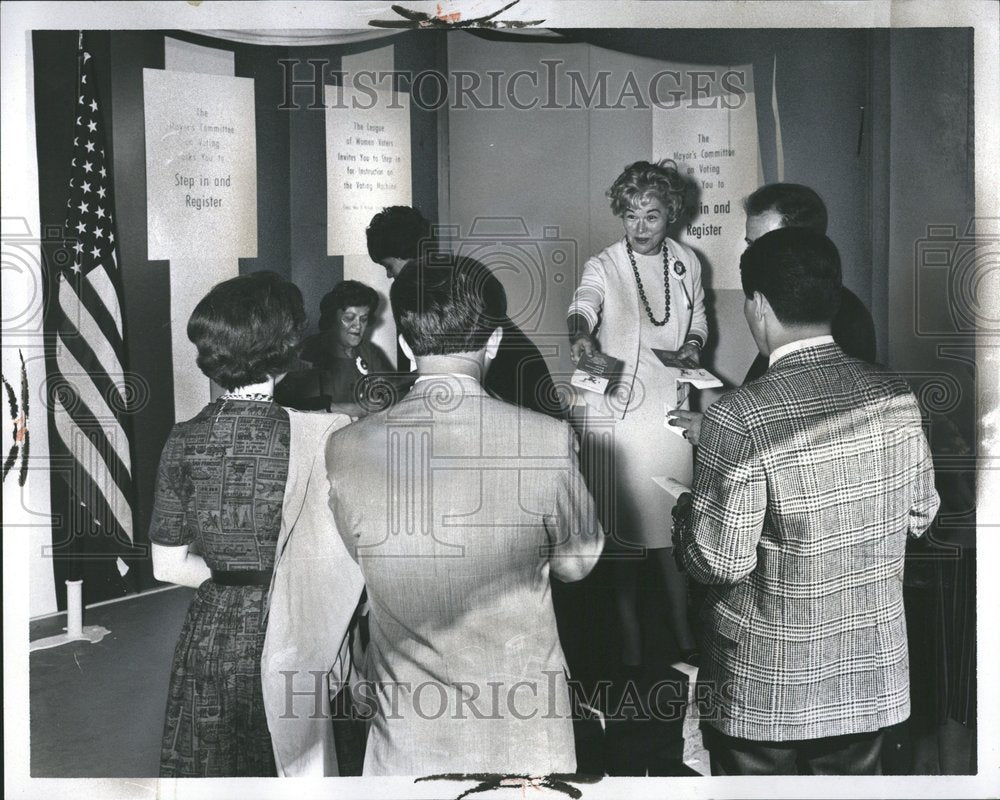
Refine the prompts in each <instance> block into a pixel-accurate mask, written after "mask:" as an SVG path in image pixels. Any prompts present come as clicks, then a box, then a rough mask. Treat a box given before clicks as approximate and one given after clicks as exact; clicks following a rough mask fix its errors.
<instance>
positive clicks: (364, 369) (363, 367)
mask: <svg viewBox="0 0 1000 800" xmlns="http://www.w3.org/2000/svg"><path fill="white" fill-rule="evenodd" d="M354 366H356V367H357V368H358V372H360V373H361V374H362V375H367V374H368V364H367V363H365V360H364V359H363V358H362V357H361V356H358V357H357V358H356V359H354Z"/></svg>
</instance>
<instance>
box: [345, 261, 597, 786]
mask: <svg viewBox="0 0 1000 800" xmlns="http://www.w3.org/2000/svg"><path fill="white" fill-rule="evenodd" d="M391 301H392V309H393V315H394V317H395V320H396V327H397V330H398V331H399V332H400V334H401V339H402V344H403V345H404V350H409V351H410V352H409V354H408V355H409V356H411V360H414V361H415V363H416V365H417V373H418V378H417V381H416V383H415V384H414V386H413V388H412V389H411V390H410V393H409V394H408V395H407V396H406V397H405V398H403V399H402V400H401V401H400V402H399V403H397V404H396V405H394V406H392V407H391V408H389V409H387V410H386V411H383V412H380V413H376V414H372V415H370V416H368V417H366V418H365V419H362V420H360V421H359V422H357V423H355V424H353V425H350V426H348V427H346V428H343V429H342V430H340V431H337V432H336V433H335V434H334V435H333V436H332V437H331V438H330V441H329V444H328V445H327V469H328V472H329V477H330V487H331V488H330V505H331V508H332V509H333V513H334V515H335V517H336V520H337V527H338V529H339V531H340V533H341V536H342V538H343V540H344V543H345V545H346V546H347V549H348V551H349V552H350V553H351V554H352V555H353V556H354V558H355V559H356V560H357V562H358V564H359V565H360V567H361V571H362V573H363V575H364V578H365V582H366V585H367V588H368V596H369V601H370V603H371V611H370V636H371V638H370V643H369V647H368V651H367V662H368V663H367V665H366V675H367V678H368V680H369V682H368V683H366V684H365V686H366V687H367V688H368V693H367V695H366V697H365V699H363V700H362V703H361V706H362V708H365V709H367V710H369V711H370V712H371V714H372V724H371V729H370V733H369V737H368V745H367V751H366V753H365V765H364V774H365V775H425V774H431V773H440V772H494V773H522V774H523V773H530V774H549V773H552V772H573V771H575V770H576V753H575V749H574V742H573V722H572V714H571V711H570V697H569V689H568V683H567V674H566V662H565V657H564V655H563V650H562V647H561V645H560V642H559V637H558V633H557V631H556V620H555V615H554V612H553V608H552V595H551V587H550V584H549V580H550V577H551V576H555V577H557V578H559V579H561V580H564V581H573V580H579V579H580V578H583V577H584V576H586V575H587V574H588V573H589V572H590V570H591V569H592V568H593V567H594V565H595V563H596V562H597V559H598V557H599V555H600V553H601V549H602V547H603V543H604V534H603V531H602V530H601V526H600V524H599V522H598V521H597V516H596V514H595V512H594V506H593V500H592V499H591V496H590V494H589V492H588V491H587V489H586V487H585V485H584V482H583V478H582V477H581V475H580V472H579V469H578V466H577V454H576V440H575V438H574V434H573V432H572V430H571V429H570V427H569V426H568V425H567V424H566V423H565V422H561V421H558V420H555V419H552V418H550V417H548V416H545V415H543V414H540V413H536V412H533V411H529V410H527V409H525V408H519V407H518V406H515V405H511V404H508V403H506V402H504V401H502V400H499V399H496V398H494V397H491V396H490V395H489V394H488V393H487V391H486V390H485V389H484V388H483V379H484V377H485V374H486V371H487V369H488V368H489V364H490V361H491V359H492V358H493V357H494V356H495V354H496V352H497V348H498V347H499V345H500V341H501V338H502V336H503V328H502V320H503V317H504V310H505V298H504V296H503V287H502V286H501V285H500V283H499V281H497V280H496V278H494V277H493V276H492V275H491V273H490V272H489V270H487V269H486V268H484V267H483V266H482V265H481V264H478V263H476V262H474V261H471V260H463V259H454V258H452V257H445V258H444V259H441V258H439V257H436V258H434V259H432V260H430V261H429V262H428V263H424V262H419V261H418V262H414V263H410V264H408V265H407V266H405V267H404V268H403V269H402V271H401V272H400V273H399V275H398V276H397V277H396V279H395V281H394V282H393V286H392V290H391Z"/></svg>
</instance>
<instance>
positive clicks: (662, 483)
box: [653, 475, 691, 500]
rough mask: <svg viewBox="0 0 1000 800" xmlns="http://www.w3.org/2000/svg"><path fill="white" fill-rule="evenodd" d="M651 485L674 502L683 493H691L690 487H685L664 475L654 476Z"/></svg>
mask: <svg viewBox="0 0 1000 800" xmlns="http://www.w3.org/2000/svg"><path fill="white" fill-rule="evenodd" d="M653 483H655V484H656V485H657V486H659V487H660V488H661V489H663V490H664V491H665V492H666V493H667V494H669V495H670V496H671V497H673V498H674V500H677V499H678V498H679V497H680V496H681V495H682V494H684V493H685V492H690V491H691V487H690V486H685V485H684V484H683V483H681V482H680V481H679V480H677V479H676V478H671V477H668V476H666V475H654V476H653Z"/></svg>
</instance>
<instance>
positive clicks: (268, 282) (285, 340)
mask: <svg viewBox="0 0 1000 800" xmlns="http://www.w3.org/2000/svg"><path fill="white" fill-rule="evenodd" d="M305 321H306V314H305V309H304V308H303V305H302V292H300V291H299V288H298V287H297V286H296V285H295V284H294V283H291V282H290V281H287V280H285V279H284V278H282V277H281V276H280V275H279V274H278V273H276V272H269V271H263V272H253V273H250V274H249V275H240V276H239V277H238V278H231V279H230V280H228V281H223V282H222V283H218V284H216V285H215V286H213V287H212V289H211V290H210V291H209V293H208V294H207V295H205V296H204V297H203V298H202V299H201V301H200V302H199V303H198V305H196V306H195V308H194V311H193V312H192V314H191V319H190V320H188V326H187V335H188V339H190V340H191V341H192V342H193V343H194V345H195V346H196V347H197V348H198V367H199V368H200V369H201V371H202V372H204V373H205V375H207V376H208V377H209V378H211V379H212V380H213V381H215V382H216V383H217V384H219V385H220V386H224V387H225V388H226V389H235V388H237V387H239V386H248V385H250V384H253V383H261V382H263V381H264V380H266V379H267V377H268V376H272V375H279V374H281V373H282V372H287V371H288V369H289V368H290V367H291V366H292V364H293V363H294V360H295V349H296V347H297V346H298V343H299V340H300V339H301V338H302V330H303V328H304V326H305Z"/></svg>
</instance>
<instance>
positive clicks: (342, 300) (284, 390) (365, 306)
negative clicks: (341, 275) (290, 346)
mask: <svg viewBox="0 0 1000 800" xmlns="http://www.w3.org/2000/svg"><path fill="white" fill-rule="evenodd" d="M378 302H379V298H378V293H377V292H376V291H375V290H374V289H372V288H371V287H370V286H366V285H365V284H363V283H361V282H359V281H341V282H340V283H338V284H337V285H336V286H334V287H333V290H332V291H330V292H329V293H328V294H327V295H326V296H325V297H324V298H323V300H322V301H321V302H320V305H319V309H320V317H319V333H318V334H316V335H315V336H311V337H309V338H308V339H306V340H305V342H303V344H302V351H301V354H300V357H301V358H302V360H303V361H307V362H309V363H311V364H312V367H311V368H310V369H299V370H295V371H293V372H289V373H288V374H287V375H286V376H285V378H284V380H282V381H281V382H280V383H278V385H277V386H276V387H275V399H276V400H277V401H278V402H279V403H281V404H282V405H284V406H288V407H290V408H297V409H300V410H303V411H318V410H325V411H337V412H339V413H341V414H347V415H348V416H351V417H362V416H365V414H367V413H368V412H369V411H370V410H371V408H370V407H369V406H368V405H367V404H366V405H361V404H359V402H358V399H359V398H358V384H359V383H360V381H361V380H362V379H363V378H364V377H365V376H366V375H370V374H387V373H393V372H395V370H394V369H393V367H392V364H391V363H390V361H389V359H388V358H387V357H386V355H385V353H383V352H382V350H381V349H379V347H378V345H375V344H372V343H371V342H370V341H367V340H366V338H365V334H366V333H367V331H368V324H369V322H370V321H371V319H372V317H373V316H374V314H375V310H376V309H377V308H378Z"/></svg>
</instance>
